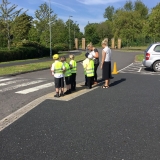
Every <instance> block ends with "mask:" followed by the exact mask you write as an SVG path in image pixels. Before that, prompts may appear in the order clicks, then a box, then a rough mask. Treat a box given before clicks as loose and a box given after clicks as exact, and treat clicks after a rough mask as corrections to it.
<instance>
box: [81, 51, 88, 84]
mask: <svg viewBox="0 0 160 160" xmlns="http://www.w3.org/2000/svg"><path fill="white" fill-rule="evenodd" d="M88 55H89V53H86V54H85V57H86V59H85V60H84V61H83V63H82V65H83V68H84V75H85V84H84V85H85V86H87V85H88V83H87V74H86V64H88V61H89V59H88Z"/></svg>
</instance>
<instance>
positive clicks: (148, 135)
mask: <svg viewBox="0 0 160 160" xmlns="http://www.w3.org/2000/svg"><path fill="white" fill-rule="evenodd" d="M159 84H160V76H158V75H154V76H153V75H140V74H136V75H135V74H130V73H126V74H123V73H121V74H118V75H115V76H114V79H112V80H111V86H110V88H108V89H102V88H101V87H100V86H99V87H97V88H96V89H93V90H92V91H90V92H86V94H84V95H81V96H78V97H76V98H74V99H72V100H70V101H57V100H46V101H44V102H42V103H41V104H39V105H38V106H37V107H35V108H34V109H32V110H31V111H30V112H28V113H27V114H25V115H24V116H23V117H21V118H20V119H18V120H17V121H15V122H14V123H13V124H11V125H10V126H8V127H7V128H5V129H4V130H2V131H1V132H0V150H1V153H0V159H1V160H22V159H23V160H159V159H160V152H159V150H160V139H159V137H160V133H159V130H160V125H159V121H160V116H159V115H160V108H159V94H157V93H159V92H160V88H159V87H156V86H159ZM154 86H155V87H154Z"/></svg>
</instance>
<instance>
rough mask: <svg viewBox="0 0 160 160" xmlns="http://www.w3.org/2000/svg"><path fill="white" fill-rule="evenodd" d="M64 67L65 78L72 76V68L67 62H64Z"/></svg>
mask: <svg viewBox="0 0 160 160" xmlns="http://www.w3.org/2000/svg"><path fill="white" fill-rule="evenodd" d="M64 67H65V73H64V76H65V77H69V76H71V69H70V66H69V64H68V63H67V62H64Z"/></svg>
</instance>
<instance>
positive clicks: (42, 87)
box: [15, 82, 54, 94]
mask: <svg viewBox="0 0 160 160" xmlns="http://www.w3.org/2000/svg"><path fill="white" fill-rule="evenodd" d="M53 85H54V82H52V83H47V84H43V85H40V86H36V87H33V88H28V89H25V90H22V91H18V92H15V93H18V94H28V93H31V92H35V91H38V90H40V89H44V88H48V87H52V86H53Z"/></svg>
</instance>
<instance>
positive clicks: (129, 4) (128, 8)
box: [124, 1, 134, 11]
mask: <svg viewBox="0 0 160 160" xmlns="http://www.w3.org/2000/svg"><path fill="white" fill-rule="evenodd" d="M133 8H134V7H133V3H132V1H127V2H126V4H125V5H124V10H125V11H132V10H133Z"/></svg>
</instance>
